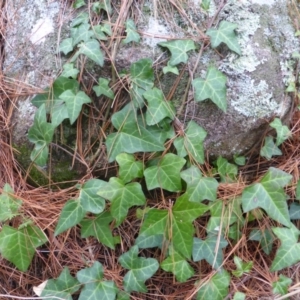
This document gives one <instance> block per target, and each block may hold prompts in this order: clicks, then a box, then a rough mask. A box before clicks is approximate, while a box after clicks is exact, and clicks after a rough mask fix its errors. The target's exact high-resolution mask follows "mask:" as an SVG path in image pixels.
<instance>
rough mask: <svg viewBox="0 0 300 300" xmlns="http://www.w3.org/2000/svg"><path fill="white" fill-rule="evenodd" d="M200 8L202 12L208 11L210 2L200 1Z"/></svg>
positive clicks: (208, 0) (206, 0)
mask: <svg viewBox="0 0 300 300" xmlns="http://www.w3.org/2000/svg"><path fill="white" fill-rule="evenodd" d="M200 6H201V8H202V9H203V10H205V11H208V10H209V7H210V0H202V1H201V4H200Z"/></svg>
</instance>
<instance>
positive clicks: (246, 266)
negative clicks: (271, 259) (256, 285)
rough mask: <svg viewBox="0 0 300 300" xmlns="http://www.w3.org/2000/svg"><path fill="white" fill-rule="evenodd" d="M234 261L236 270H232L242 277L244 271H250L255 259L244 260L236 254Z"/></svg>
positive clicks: (235, 274) (236, 275)
mask: <svg viewBox="0 0 300 300" xmlns="http://www.w3.org/2000/svg"><path fill="white" fill-rule="evenodd" d="M233 260H234V263H235V265H236V270H235V271H232V274H233V275H234V276H235V277H242V276H243V274H244V273H249V272H250V271H251V269H252V266H253V261H249V262H243V260H242V259H241V258H239V257H238V256H234V258H233Z"/></svg>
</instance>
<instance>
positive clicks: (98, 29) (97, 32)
mask: <svg viewBox="0 0 300 300" xmlns="http://www.w3.org/2000/svg"><path fill="white" fill-rule="evenodd" d="M92 29H93V31H94V37H95V39H97V40H101V41H107V36H106V35H105V33H104V32H103V30H102V29H103V26H101V25H100V24H98V25H94V26H93V27H92Z"/></svg>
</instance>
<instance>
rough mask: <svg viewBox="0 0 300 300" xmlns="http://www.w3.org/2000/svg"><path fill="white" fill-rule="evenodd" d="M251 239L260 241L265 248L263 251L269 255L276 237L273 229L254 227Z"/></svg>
mask: <svg viewBox="0 0 300 300" xmlns="http://www.w3.org/2000/svg"><path fill="white" fill-rule="evenodd" d="M249 240H252V241H258V242H259V243H260V245H261V247H262V249H263V251H264V252H265V253H266V254H267V255H269V254H270V253H271V250H272V247H273V243H274V241H275V237H274V235H273V234H272V231H271V230H269V229H266V230H264V231H262V230H259V229H253V230H252V231H251V232H250V235H249Z"/></svg>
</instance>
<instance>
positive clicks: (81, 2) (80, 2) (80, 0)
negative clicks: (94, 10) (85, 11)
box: [73, 0, 85, 8]
mask: <svg viewBox="0 0 300 300" xmlns="http://www.w3.org/2000/svg"><path fill="white" fill-rule="evenodd" d="M84 5H85V2H84V0H76V1H75V2H74V5H73V7H74V8H80V7H82V6H84Z"/></svg>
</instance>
